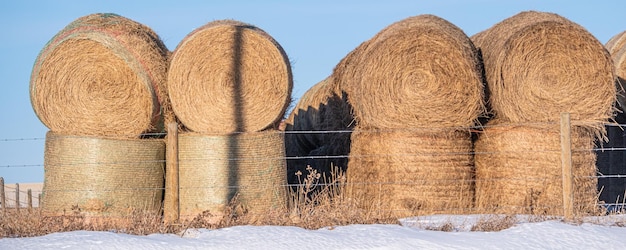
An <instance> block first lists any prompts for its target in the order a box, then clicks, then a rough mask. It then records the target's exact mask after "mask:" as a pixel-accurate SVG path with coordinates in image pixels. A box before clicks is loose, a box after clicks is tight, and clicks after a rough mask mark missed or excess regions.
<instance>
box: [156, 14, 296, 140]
mask: <svg viewBox="0 0 626 250" xmlns="http://www.w3.org/2000/svg"><path fill="white" fill-rule="evenodd" d="M292 87H293V80H292V74H291V66H290V64H289V60H288V58H287V55H286V54H285V52H284V51H283V49H282V47H281V46H280V45H279V44H278V43H277V42H276V41H275V40H274V39H273V38H272V37H270V36H269V35H268V34H267V33H265V32H264V31H263V30H261V29H259V28H257V27H254V26H252V25H250V24H245V23H241V22H238V21H233V20H221V21H214V22H210V23H208V24H206V25H204V26H202V27H200V28H197V29H196V30H194V31H193V32H192V33H190V34H189V35H187V37H185V38H184V39H183V41H181V43H180V44H179V45H178V47H177V48H176V50H175V51H174V53H173V54H172V58H171V64H170V69H169V72H168V90H169V94H170V98H171V101H172V107H173V109H174V112H175V114H176V117H177V118H178V119H179V120H180V121H181V122H182V124H183V125H184V126H185V127H186V129H187V130H189V131H194V132H199V133H220V134H226V133H230V132H255V131H261V130H263V129H266V128H275V127H278V124H279V123H280V121H281V119H282V118H283V115H284V114H285V111H286V109H287V106H288V105H289V104H290V101H291V90H292Z"/></svg>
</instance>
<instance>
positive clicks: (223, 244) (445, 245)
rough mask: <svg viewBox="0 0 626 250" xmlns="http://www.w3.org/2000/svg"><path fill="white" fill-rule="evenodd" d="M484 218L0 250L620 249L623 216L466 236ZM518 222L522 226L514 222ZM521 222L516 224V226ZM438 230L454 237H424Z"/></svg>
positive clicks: (99, 239)
mask: <svg viewBox="0 0 626 250" xmlns="http://www.w3.org/2000/svg"><path fill="white" fill-rule="evenodd" d="M480 218H484V217H478V216H471V215H469V216H428V217H417V218H407V219H403V220H402V223H401V224H402V225H348V226H337V227H327V228H322V229H318V230H307V229H303V228H299V227H287V226H236V227H229V228H222V229H216V230H208V229H189V230H187V231H185V232H181V234H180V235H177V234H151V235H147V236H136V235H129V234H124V233H115V232H92V231H74V232H64V233H52V234H48V235H44V236H39V237H30V238H3V239H0V249H149V250H158V249H228V250H233V249H317V250H319V249H626V227H618V226H613V224H615V222H616V221H619V222H624V221H626V216H624V215H614V216H604V217H595V218H586V219H585V220H584V221H586V222H584V223H579V224H571V223H564V222H562V221H561V220H556V219H555V220H547V221H541V222H531V221H528V220H527V221H524V219H523V217H518V222H517V223H516V224H515V225H514V226H513V227H511V228H508V229H505V230H502V231H498V232H472V231H470V228H471V225H473V223H476V221H477V220H479V219H480ZM520 218H521V219H520ZM519 221H522V222H519ZM443 223H447V224H449V225H452V226H453V228H454V230H453V231H452V232H442V231H433V230H427V229H426V228H429V227H430V228H432V227H433V226H438V225H439V226H440V225H443Z"/></svg>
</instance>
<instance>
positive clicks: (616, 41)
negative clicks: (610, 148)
mask: <svg viewBox="0 0 626 250" xmlns="http://www.w3.org/2000/svg"><path fill="white" fill-rule="evenodd" d="M605 47H606V48H607V49H608V50H609V52H610V53H611V58H612V59H613V62H614V63H615V74H616V75H617V79H618V80H617V81H616V82H615V85H616V87H617V101H618V104H619V107H620V108H622V109H623V108H624V107H626V90H625V89H624V85H626V80H624V79H626V31H624V32H621V33H619V34H617V35H615V36H613V37H612V38H611V39H610V40H609V41H608V42H607V44H606V45H605ZM622 111H623V110H622ZM620 118H621V117H620Z"/></svg>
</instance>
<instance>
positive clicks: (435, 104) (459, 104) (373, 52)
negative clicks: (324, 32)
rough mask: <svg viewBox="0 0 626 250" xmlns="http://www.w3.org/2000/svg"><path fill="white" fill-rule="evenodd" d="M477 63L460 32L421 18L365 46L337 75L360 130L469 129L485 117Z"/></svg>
mask: <svg viewBox="0 0 626 250" xmlns="http://www.w3.org/2000/svg"><path fill="white" fill-rule="evenodd" d="M478 58H479V57H478V54H477V51H476V49H475V48H474V46H473V44H472V42H471V41H470V39H469V38H468V37H467V35H465V33H463V31H462V30H461V29H459V28H458V27H456V26H455V25H453V24H452V23H450V22H448V21H446V20H444V19H441V18H439V17H436V16H432V15H420V16H415V17H410V18H407V19H404V20H402V21H399V22H397V23H394V24H392V25H390V26H389V27H387V28H385V29H383V30H382V31H381V32H379V33H378V34H377V35H376V36H374V37H373V38H372V39H370V40H369V41H366V42H364V43H362V44H361V45H360V46H359V47H357V48H356V49H355V50H354V51H353V52H351V53H350V54H349V55H348V56H347V57H346V58H345V59H344V60H342V61H341V62H340V63H339V65H337V67H336V68H335V70H334V72H333V74H334V76H335V79H336V81H338V82H339V85H340V86H341V89H342V90H344V91H345V92H346V93H347V95H348V101H349V102H350V104H352V105H353V107H354V114H355V117H356V119H357V121H358V123H359V125H360V126H363V127H368V128H380V129H385V128H412V127H425V126H432V125H433V124H437V126H470V125H473V124H474V122H475V120H476V119H477V117H478V116H479V115H480V114H481V113H482V112H483V111H484V102H483V82H482V77H481V66H480V63H479V59H478Z"/></svg>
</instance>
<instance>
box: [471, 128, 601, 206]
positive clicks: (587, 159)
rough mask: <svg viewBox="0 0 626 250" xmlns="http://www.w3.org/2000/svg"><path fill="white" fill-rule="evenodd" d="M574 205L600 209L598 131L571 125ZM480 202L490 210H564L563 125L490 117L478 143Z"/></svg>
mask: <svg viewBox="0 0 626 250" xmlns="http://www.w3.org/2000/svg"><path fill="white" fill-rule="evenodd" d="M571 141H572V169H573V170H572V172H573V175H574V184H573V185H574V190H573V191H574V206H575V210H576V212H578V213H593V212H596V211H597V210H596V208H595V207H594V206H595V204H596V200H597V198H596V195H597V190H596V186H597V179H596V178H594V176H595V174H596V167H595V162H596V155H595V153H594V152H593V148H594V135H593V132H591V131H589V130H588V129H586V128H581V127H573V128H572V137H571ZM475 153H476V155H475V166H476V207H477V209H478V210H479V211H481V212H485V213H524V214H535V215H562V214H563V189H562V180H563V179H562V164H561V142H560V127H559V125H558V124H547V123H546V124H534V125H515V124H509V123H501V122H499V121H493V120H492V121H490V122H489V123H488V126H487V127H485V129H484V131H483V133H482V134H480V136H479V137H478V140H477V141H476V143H475Z"/></svg>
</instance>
